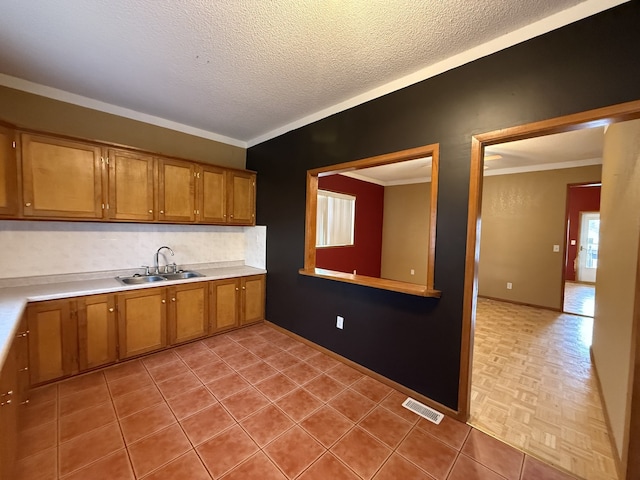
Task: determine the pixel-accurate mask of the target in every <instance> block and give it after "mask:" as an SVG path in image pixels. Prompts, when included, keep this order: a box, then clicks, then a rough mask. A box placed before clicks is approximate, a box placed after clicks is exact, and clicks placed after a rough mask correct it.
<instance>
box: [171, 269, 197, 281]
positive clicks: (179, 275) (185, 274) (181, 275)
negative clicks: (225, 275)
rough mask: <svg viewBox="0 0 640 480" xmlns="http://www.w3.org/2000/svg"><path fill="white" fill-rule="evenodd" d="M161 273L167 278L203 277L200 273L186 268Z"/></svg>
mask: <svg viewBox="0 0 640 480" xmlns="http://www.w3.org/2000/svg"><path fill="white" fill-rule="evenodd" d="M161 275H162V276H163V277H164V278H166V279H167V280H183V279H185V278H195V277H204V275H202V274H201V273H198V272H192V271H186V270H185V271H182V272H176V273H162V274H161Z"/></svg>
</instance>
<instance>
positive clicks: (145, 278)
mask: <svg viewBox="0 0 640 480" xmlns="http://www.w3.org/2000/svg"><path fill="white" fill-rule="evenodd" d="M116 280H118V281H119V282H120V283H124V284H125V285H142V284H145V283H152V282H166V281H167V279H166V278H164V277H161V276H160V275H139V276H133V277H116Z"/></svg>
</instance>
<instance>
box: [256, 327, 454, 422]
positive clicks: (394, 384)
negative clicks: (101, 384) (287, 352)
mask: <svg viewBox="0 0 640 480" xmlns="http://www.w3.org/2000/svg"><path fill="white" fill-rule="evenodd" d="M264 323H265V324H267V325H269V326H270V327H273V328H274V329H276V330H277V331H279V332H282V333H284V334H285V335H288V336H290V337H292V338H295V339H296V340H298V341H300V342H302V343H304V344H305V345H308V346H309V347H311V348H313V349H315V350H318V351H319V352H321V353H324V354H325V355H327V356H329V357H331V358H333V359H335V360H338V361H339V362H341V363H344V364H346V365H348V366H350V367H351V368H353V369H355V370H358V371H359V372H360V373H363V374H365V375H368V376H370V377H372V378H374V379H375V380H378V381H379V382H380V383H384V384H385V385H387V386H388V387H391V388H394V389H396V390H398V391H399V392H402V393H404V394H405V395H407V396H408V397H411V398H413V399H415V400H418V401H419V402H421V403H424V404H425V405H427V406H429V407H431V408H434V409H436V410H438V411H439V412H442V413H444V414H445V415H448V416H449V417H452V418H455V419H456V420H459V421H461V422H463V423H466V419H465V418H463V417H464V415H461V414H460V412H458V411H457V410H453V409H451V408H449V407H447V406H445V405H442V404H441V403H438V402H436V401H435V400H432V399H430V398H429V397H425V396H424V395H422V394H420V393H418V392H416V391H415V390H412V389H410V388H407V387H405V386H404V385H401V384H399V383H397V382H394V381H393V380H391V379H389V378H387V377H385V376H384V375H380V374H379V373H377V372H374V371H373V370H369V369H368V368H367V367H364V366H362V365H360V364H359V363H356V362H354V361H352V360H349V359H348V358H346V357H343V356H342V355H339V354H337V353H335V352H334V351H332V350H329V349H328V348H325V347H322V346H320V345H318V344H317V343H313V342H312V341H310V340H307V339H306V338H304V337H301V336H300V335H297V334H295V333H293V332H291V331H289V330H287V329H286V328H282V327H280V326H278V325H276V324H275V323H272V322H270V321H268V320H265V321H264Z"/></svg>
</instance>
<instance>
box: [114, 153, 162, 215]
mask: <svg viewBox="0 0 640 480" xmlns="http://www.w3.org/2000/svg"><path fill="white" fill-rule="evenodd" d="M107 158H108V160H107V161H108V164H109V198H108V200H107V204H108V209H107V212H108V213H107V216H108V218H110V219H115V220H135V221H152V220H153V219H154V211H153V210H154V208H153V202H154V185H155V181H154V167H155V160H154V158H153V157H152V156H151V155H142V154H137V153H133V152H126V151H124V150H109V151H108V157H107Z"/></svg>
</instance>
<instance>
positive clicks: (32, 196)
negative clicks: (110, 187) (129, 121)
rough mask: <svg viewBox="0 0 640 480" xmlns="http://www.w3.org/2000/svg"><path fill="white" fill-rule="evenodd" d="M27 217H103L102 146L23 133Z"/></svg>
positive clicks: (23, 171)
mask: <svg viewBox="0 0 640 480" xmlns="http://www.w3.org/2000/svg"><path fill="white" fill-rule="evenodd" d="M21 140H22V142H21V143H22V144H21V148H22V190H23V203H24V205H23V212H24V216H25V217H65V218H78V219H81V218H85V219H100V218H103V208H102V205H103V198H102V197H103V196H102V155H101V152H102V149H101V148H100V147H99V146H97V145H92V144H89V143H82V142H76V141H70V140H62V139H58V138H53V137H45V136H38V135H31V134H26V133H25V134H22V136H21Z"/></svg>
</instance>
